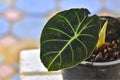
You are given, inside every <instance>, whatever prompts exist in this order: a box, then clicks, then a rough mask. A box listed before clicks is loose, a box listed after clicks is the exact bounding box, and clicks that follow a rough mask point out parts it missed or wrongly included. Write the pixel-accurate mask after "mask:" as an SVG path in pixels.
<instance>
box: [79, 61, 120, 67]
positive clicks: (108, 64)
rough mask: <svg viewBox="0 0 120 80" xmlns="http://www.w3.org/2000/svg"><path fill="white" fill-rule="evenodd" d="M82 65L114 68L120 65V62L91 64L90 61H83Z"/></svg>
mask: <svg viewBox="0 0 120 80" xmlns="http://www.w3.org/2000/svg"><path fill="white" fill-rule="evenodd" d="M81 64H82V65H90V66H96V67H99V66H101V67H102V66H103V67H105V66H114V65H118V64H120V60H115V61H110V62H89V61H83V62H81Z"/></svg>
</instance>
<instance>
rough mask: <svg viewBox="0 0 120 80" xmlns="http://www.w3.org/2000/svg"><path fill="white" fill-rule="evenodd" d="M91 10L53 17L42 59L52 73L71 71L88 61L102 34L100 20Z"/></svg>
mask: <svg viewBox="0 0 120 80" xmlns="http://www.w3.org/2000/svg"><path fill="white" fill-rule="evenodd" d="M89 14H90V12H89V11H88V10H87V9H83V8H82V9H70V10H66V11H63V12H60V13H58V14H56V15H55V16H53V17H52V18H51V19H50V20H49V21H48V22H47V24H46V25H45V27H44V29H43V31H42V35H41V39H40V48H41V52H40V53H41V54H40V58H41V61H42V62H43V64H44V66H45V67H46V68H47V69H48V70H49V71H55V70H60V69H65V68H70V67H73V66H76V65H78V64H80V62H82V61H83V60H86V59H87V58H88V57H89V56H90V55H91V53H92V51H93V50H94V48H95V46H96V43H97V41H98V35H99V31H100V26H99V18H98V16H96V15H93V16H88V15H89Z"/></svg>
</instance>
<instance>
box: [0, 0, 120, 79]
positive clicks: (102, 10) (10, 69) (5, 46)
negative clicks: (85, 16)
mask: <svg viewBox="0 0 120 80" xmlns="http://www.w3.org/2000/svg"><path fill="white" fill-rule="evenodd" d="M81 7H84V8H88V9H89V10H90V12H91V13H92V14H95V13H96V14H98V15H110V16H114V17H118V16H120V0H0V80H20V79H19V73H18V72H19V54H20V51H21V50H27V49H37V48H39V39H40V34H41V31H42V29H43V27H44V25H45V23H46V22H47V20H48V19H49V18H50V17H51V16H53V15H54V14H56V13H57V12H59V11H63V10H66V9H70V8H81Z"/></svg>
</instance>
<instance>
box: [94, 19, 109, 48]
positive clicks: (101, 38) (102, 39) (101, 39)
mask: <svg viewBox="0 0 120 80" xmlns="http://www.w3.org/2000/svg"><path fill="white" fill-rule="evenodd" d="M107 25H108V21H106V22H105V23H104V25H103V27H102V29H101V31H100V33H99V39H98V43H97V46H96V47H97V49H98V48H100V47H101V46H102V45H103V44H104V43H105V38H106V29H107Z"/></svg>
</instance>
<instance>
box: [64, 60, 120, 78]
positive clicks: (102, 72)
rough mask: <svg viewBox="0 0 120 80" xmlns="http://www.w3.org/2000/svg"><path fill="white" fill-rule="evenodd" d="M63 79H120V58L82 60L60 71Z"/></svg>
mask: <svg viewBox="0 0 120 80" xmlns="http://www.w3.org/2000/svg"><path fill="white" fill-rule="evenodd" d="M62 76H63V80H120V60H117V61H112V62H103V63H102V62H99V63H98V62H95V63H92V62H82V63H81V64H80V65H78V66H76V67H74V68H71V69H65V70H63V71H62Z"/></svg>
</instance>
